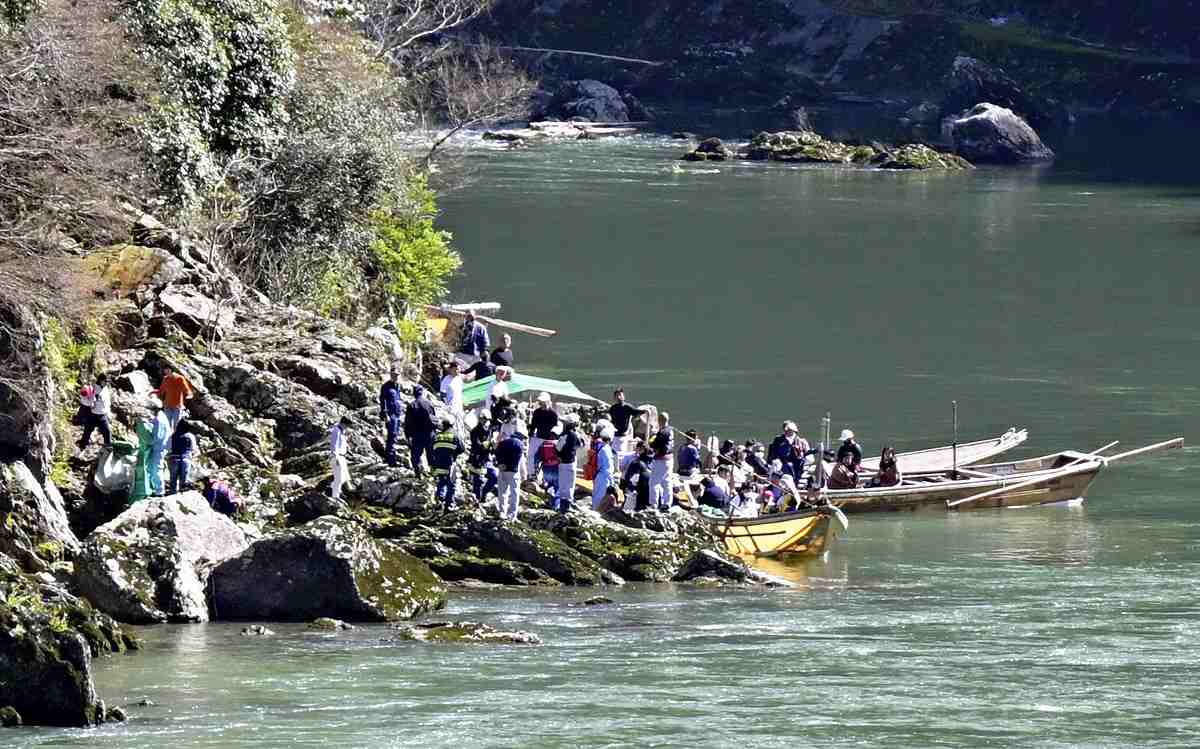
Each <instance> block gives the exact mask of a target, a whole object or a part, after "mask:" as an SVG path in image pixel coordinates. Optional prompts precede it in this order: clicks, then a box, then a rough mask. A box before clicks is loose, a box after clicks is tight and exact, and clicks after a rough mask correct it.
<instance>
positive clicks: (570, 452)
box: [558, 427, 584, 464]
mask: <svg viewBox="0 0 1200 749" xmlns="http://www.w3.org/2000/svg"><path fill="white" fill-rule="evenodd" d="M561 442H562V445H561V446H559V448H558V459H559V460H561V461H562V462H563V463H567V464H571V463H574V462H575V456H576V454H578V453H579V448H580V447H583V445H584V441H583V437H580V436H579V433H578V432H576V431H575V428H574V427H572V428H570V429H568V430H567V433H566V434H564V435H563V436H562V439H561Z"/></svg>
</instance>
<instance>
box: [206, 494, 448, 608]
mask: <svg viewBox="0 0 1200 749" xmlns="http://www.w3.org/2000/svg"><path fill="white" fill-rule="evenodd" d="M209 592H210V601H211V607H212V613H213V616H214V618H217V619H223V620H238V619H259V620H268V621H307V620H311V619H315V618H317V617H334V618H339V619H346V620H349V621H390V620H396V619H408V618H412V617H414V616H417V615H419V614H422V613H425V612H428V611H433V610H435V609H438V608H441V607H442V606H443V605H445V602H446V589H445V587H444V586H443V585H442V583H441V581H440V580H439V579H438V578H437V576H436V575H434V574H433V573H432V572H431V571H430V570H429V568H428V567H427V566H426V565H425V564H424V563H423V562H421V561H420V560H419V559H416V558H414V557H412V556H410V555H409V554H407V553H405V552H404V551H402V550H401V549H400V548H399V547H397V546H396V545H395V544H393V543H391V542H389V541H384V540H376V539H373V538H371V537H370V536H369V535H367V533H366V531H365V530H364V529H363V528H362V526H361V525H359V524H358V523H356V522H354V521H352V520H346V519H341V518H335V517H323V518H319V519H317V520H314V521H313V522H311V523H308V524H306V525H302V526H299V527H297V528H292V529H288V530H285V531H280V532H277V533H274V534H272V535H270V536H267V537H264V538H262V539H259V540H257V541H255V542H254V543H252V544H251V545H250V547H249V548H248V549H246V550H245V551H244V552H242V553H241V554H239V555H238V556H236V557H233V558H232V559H229V560H227V561H225V562H224V563H222V564H221V565H219V566H218V567H217V568H216V569H215V570H213V573H212V577H211V584H210V589H209Z"/></svg>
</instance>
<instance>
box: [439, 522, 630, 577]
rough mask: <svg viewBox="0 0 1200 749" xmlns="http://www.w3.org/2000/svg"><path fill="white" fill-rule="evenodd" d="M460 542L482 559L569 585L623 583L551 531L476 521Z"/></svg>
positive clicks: (467, 528)
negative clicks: (518, 566)
mask: <svg viewBox="0 0 1200 749" xmlns="http://www.w3.org/2000/svg"><path fill="white" fill-rule="evenodd" d="M458 538H459V543H460V544H462V543H465V544H467V548H468V549H470V548H478V549H479V550H481V555H482V556H487V557H497V558H500V559H507V560H510V561H513V562H521V563H524V564H526V565H529V566H531V567H533V568H536V569H538V570H541V571H542V572H544V573H545V574H546V575H547V576H549V577H551V578H553V579H555V580H557V581H558V582H560V583H565V584H567V585H600V584H603V583H613V584H622V583H624V580H622V579H621V577H620V576H619V575H616V574H614V573H612V572H610V571H609V570H606V569H604V568H603V567H601V566H600V565H599V564H598V563H597V562H596V561H595V560H594V559H591V558H589V557H588V556H586V555H585V554H583V553H581V552H579V551H577V550H575V549H573V548H571V547H570V546H569V545H567V544H566V543H564V542H563V541H562V539H560V538H558V537H557V536H555V535H554V534H553V533H551V532H550V531H546V530H541V529H539V528H534V527H532V526H530V525H527V524H525V523H522V522H516V523H512V522H503V521H500V520H492V519H478V518H477V519H473V520H470V521H468V522H467V523H466V525H465V526H464V527H463V528H462V531H461V532H460V533H459V534H458Z"/></svg>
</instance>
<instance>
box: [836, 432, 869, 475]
mask: <svg viewBox="0 0 1200 749" xmlns="http://www.w3.org/2000/svg"><path fill="white" fill-rule="evenodd" d="M841 440H842V444H841V446H840V447H839V448H838V451H837V462H838V463H841V462H842V458H843V457H845V456H846V455H851V456H853V457H854V461H853V462H852V463H851V467H852V468H853V469H854V470H855V471H857V470H858V466H859V464H861V463H862V455H863V454H862V448H861V447H859V445H858V443H857V442H855V441H854V432H852V431H850V430H849V429H843V430H842V436H841Z"/></svg>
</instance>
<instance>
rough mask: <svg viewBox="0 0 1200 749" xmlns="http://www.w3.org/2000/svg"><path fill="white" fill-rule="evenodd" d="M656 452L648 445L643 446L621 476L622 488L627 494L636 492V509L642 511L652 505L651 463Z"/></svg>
mask: <svg viewBox="0 0 1200 749" xmlns="http://www.w3.org/2000/svg"><path fill="white" fill-rule="evenodd" d="M653 458H654V453H653V452H652V451H651V450H650V448H648V447H643V448H642V449H641V451H640V452H638V454H637V457H635V458H634V459H633V460H632V461H631V462H630V463H629V467H627V468H626V469H625V475H624V476H623V477H622V478H621V488H622V489H624V490H625V493H626V494H629V493H631V492H632V493H634V495H635V496H636V498H637V499H636V503H635V504H634V510H635V511H640V510H645V509H648V508H649V507H650V463H651V461H652V460H653Z"/></svg>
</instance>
